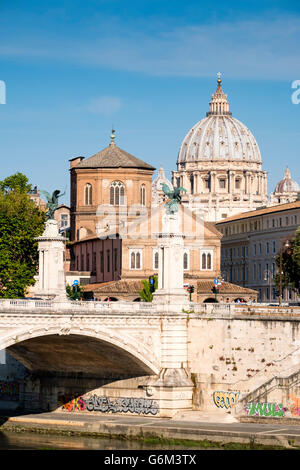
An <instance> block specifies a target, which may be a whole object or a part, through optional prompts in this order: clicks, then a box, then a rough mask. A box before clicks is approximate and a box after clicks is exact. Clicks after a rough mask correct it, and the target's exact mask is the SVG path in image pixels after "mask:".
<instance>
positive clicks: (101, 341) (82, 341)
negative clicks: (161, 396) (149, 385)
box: [0, 322, 160, 376]
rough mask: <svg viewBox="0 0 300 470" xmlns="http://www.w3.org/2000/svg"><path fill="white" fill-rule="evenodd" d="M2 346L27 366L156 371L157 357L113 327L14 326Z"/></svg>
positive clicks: (114, 371)
mask: <svg viewBox="0 0 300 470" xmlns="http://www.w3.org/2000/svg"><path fill="white" fill-rule="evenodd" d="M0 339H1V348H2V349H3V348H6V349H7V352H8V353H10V354H11V355H12V356H14V357H15V358H16V359H17V360H18V361H20V362H21V363H23V364H24V365H25V366H26V367H27V368H28V369H29V370H48V371H53V372H67V373H69V372H78V373H87V374H91V375H97V374H100V373H104V374H110V375H111V376H114V375H115V376H120V375H121V376H122V375H125V376H126V375H128V374H129V375H133V376H134V375H136V376H139V375H156V374H158V373H159V371H160V360H159V358H158V357H156V356H155V354H154V352H153V350H151V349H150V348H148V347H147V346H146V345H145V344H143V343H142V342H141V341H140V340H138V339H137V338H136V337H131V336H129V335H126V334H125V333H122V335H120V334H119V333H118V332H116V331H115V330H114V329H109V328H103V327H101V329H100V328H96V330H95V329H93V328H89V327H80V328H78V326H76V327H75V326H72V325H70V324H68V322H66V323H65V324H63V323H62V324H61V325H55V326H54V325H52V326H49V327H48V326H34V327H31V326H29V327H27V328H25V327H24V328H17V329H15V330H14V331H10V332H9V333H7V334H6V335H5V336H2V337H1V338H0Z"/></svg>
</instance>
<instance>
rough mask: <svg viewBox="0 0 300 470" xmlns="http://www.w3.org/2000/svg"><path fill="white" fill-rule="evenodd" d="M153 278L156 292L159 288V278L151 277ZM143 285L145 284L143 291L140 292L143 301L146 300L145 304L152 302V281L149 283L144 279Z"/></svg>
mask: <svg viewBox="0 0 300 470" xmlns="http://www.w3.org/2000/svg"><path fill="white" fill-rule="evenodd" d="M151 277H152V278H154V290H156V289H157V288H158V278H157V276H151ZM142 284H143V289H141V290H140V291H139V294H140V296H141V299H142V300H144V302H152V300H153V293H152V288H151V284H150V280H149V281H147V280H146V279H143V280H142Z"/></svg>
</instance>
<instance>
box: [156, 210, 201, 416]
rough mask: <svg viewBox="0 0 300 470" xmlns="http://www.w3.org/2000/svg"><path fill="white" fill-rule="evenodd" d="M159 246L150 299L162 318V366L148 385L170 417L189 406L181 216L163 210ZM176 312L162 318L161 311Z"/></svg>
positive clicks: (191, 389) (166, 414)
mask: <svg viewBox="0 0 300 470" xmlns="http://www.w3.org/2000/svg"><path fill="white" fill-rule="evenodd" d="M157 239H158V247H159V272H158V289H157V290H156V292H155V293H154V294H153V303H154V304H156V305H157V313H158V314H161V315H162V321H161V370H160V373H159V377H158V378H157V379H154V381H153V382H152V383H151V386H152V387H153V388H154V389H155V397H157V398H158V399H159V403H160V416H168V417H172V416H174V415H175V414H176V413H177V412H179V411H181V412H182V411H183V410H191V409H192V397H193V382H192V380H191V377H190V371H189V369H188V350H187V348H188V340H187V313H186V312H185V309H186V310H188V309H189V300H188V295H187V292H186V290H185V289H184V288H183V248H184V235H183V234H182V232H181V229H180V217H179V214H178V212H177V213H175V214H164V215H163V220H162V232H161V233H159V234H157ZM169 312H172V313H174V314H175V315H174V316H173V317H172V318H170V317H165V318H164V313H169Z"/></svg>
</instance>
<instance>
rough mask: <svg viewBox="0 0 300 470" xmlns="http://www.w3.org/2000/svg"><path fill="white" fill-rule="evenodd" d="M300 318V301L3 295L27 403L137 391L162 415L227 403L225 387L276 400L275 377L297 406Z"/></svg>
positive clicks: (0, 320)
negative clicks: (269, 303)
mask: <svg viewBox="0 0 300 470" xmlns="http://www.w3.org/2000/svg"><path fill="white" fill-rule="evenodd" d="M299 321H300V308H299V307H294V308H285V307H281V308H279V307H265V306H260V305H252V306H251V305H229V304H223V305H222V304H215V305H214V304H192V303H191V304H190V305H188V306H187V307H185V308H184V309H183V308H179V307H178V306H176V305H170V304H163V303H162V304H147V303H144V302H140V303H139V302H109V303H108V302H71V301H62V302H59V301H39V300H26V299H24V300H23V299H22V300H13V299H3V300H1V301H0V348H1V349H4V348H5V349H6V351H7V352H8V353H9V354H10V355H12V356H13V357H14V358H16V359H17V360H18V361H20V362H21V363H22V364H23V365H24V366H25V367H26V368H27V370H28V374H29V375H28V376H27V378H26V380H24V383H23V384H22V387H21V392H20V393H21V398H20V400H21V402H22V404H23V405H24V407H25V408H27V409H40V408H42V409H50V410H55V409H61V406H64V401H63V399H62V398H61V397H65V400H66V401H68V400H69V398H70V397H71V401H72V403H73V405H72V406H73V408H74V411H76V410H78V409H79V408H80V406H79V405H78V401H76V400H77V398H76V397H83V400H84V399H87V400H89V399H90V400H92V397H98V399H100V402H97V403H98V405H97V406H98V408H97V406H96V405H95V406H94V405H93V406H94V408H93V407H92V408H90V409H93V410H94V411H97V410H100V411H109V410H110V411H116V410H117V411H118V409H113V408H109V406H111V407H112V406H113V404H114V406H117V405H116V401H118V400H119V402H118V403H119V404H120V400H121V399H122V400H125V399H126V400H129V399H130V400H135V401H133V402H132V401H131V403H134V405H132V406H133V408H131V409H130V412H137V413H151V414H153V415H155V414H156V415H159V416H172V415H174V414H175V413H176V412H177V411H179V410H181V411H182V410H188V409H192V408H194V409H198V410H208V409H216V407H217V408H219V410H220V412H227V411H228V407H226V406H225V405H223V406H221V405H220V403H221V402H218V403H217V404H216V401H214V399H213V396H214V393H215V392H216V391H217V392H220V391H221V392H222V393H223V392H224V393H235V396H239V397H240V402H241V403H242V401H243V397H247V396H249V394H250V395H251V392H254V391H255V394H254V395H253V396H256V397H258V396H259V397H260V399H261V398H263V399H264V400H269V399H270V396H268V390H271V388H270V387H266V386H265V385H264V384H266V383H269V382H270V381H272V384H275V385H274V386H273V387H272V396H271V399H272V400H273V401H274V400H275V401H280V402H283V401H284V400H285V402H286V403H285V406H286V408H287V409H290V410H291V409H292V408H291V405H290V403H289V396H290V395H293V396H294V397H296V396H297V395H299V396H300V388H299V383H298V375H297V373H298V372H299V370H300V366H299V364H300V334H299V333H300V332H299ZM291 374H293V377H297V380H294V381H293V382H291V384H292V385H291V387H290V389H289V388H285V392H284V393H285V395H284V396H283V395H282V394H280V393H281V392H280V385H278V386H276V384H280V383H281V381H280V380H279V378H280V377H283V376H285V377H288V376H290V375H291ZM286 383H288V381H286ZM276 387H277V388H276ZM259 390H261V392H260V393H259ZM59 397H60V398H59ZM67 397H69V398H67ZM93 400H94V398H93ZM101 400H102V401H101ZM103 400H104V401H105V400H106V401H105V403H104V401H103ZM139 400H140V401H139ZM69 401H70V400H69ZM94 402H95V401H94ZM94 402H93V403H94ZM76 403H77V404H76ZM91 403H92V402H91ZM99 403H100V404H99ZM103 403H104V405H103ZM107 403H109V406H108V404H107ZM127 403H128V402H127ZM141 403H143V404H144V405H145V407H146V408H145V407H144V408H141ZM138 404H140V405H138ZM144 405H143V406H144ZM76 406H77V408H76ZM91 406H92V405H91ZM103 406H104V408H103ZM118 406H119V405H118ZM101 407H102V408H101ZM147 407H148V408H147ZM73 408H72V409H73ZM124 409H125V411H126V412H128V407H127V408H123V411H124ZM119 410H120V409H119ZM141 410H142V411H141ZM145 410H146V411H145ZM240 412H242V411H240Z"/></svg>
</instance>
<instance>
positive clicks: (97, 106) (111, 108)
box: [85, 96, 122, 116]
mask: <svg viewBox="0 0 300 470" xmlns="http://www.w3.org/2000/svg"><path fill="white" fill-rule="evenodd" d="M121 106H122V100H121V99H120V98H118V97H116V96H100V97H99V98H94V99H93V100H91V101H90V102H89V104H88V105H87V106H86V107H85V109H86V110H87V111H89V112H90V113H95V114H105V115H107V116H109V115H111V114H114V113H115V112H117V111H119V109H120V108H121Z"/></svg>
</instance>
